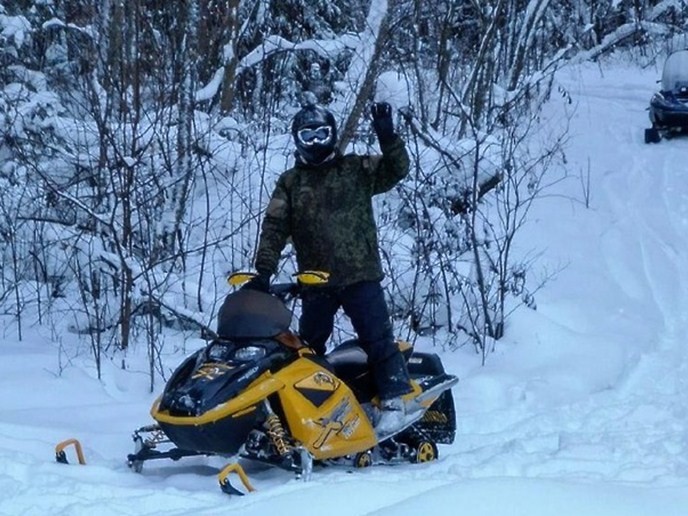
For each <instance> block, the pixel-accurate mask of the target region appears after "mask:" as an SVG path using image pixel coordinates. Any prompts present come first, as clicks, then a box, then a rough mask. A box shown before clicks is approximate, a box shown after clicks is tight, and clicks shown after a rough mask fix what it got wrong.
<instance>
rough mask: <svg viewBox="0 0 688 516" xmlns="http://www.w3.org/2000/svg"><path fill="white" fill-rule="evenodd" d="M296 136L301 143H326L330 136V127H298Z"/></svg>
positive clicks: (307, 144) (308, 144)
mask: <svg viewBox="0 0 688 516" xmlns="http://www.w3.org/2000/svg"><path fill="white" fill-rule="evenodd" d="M296 137H297V138H298V139H299V142H301V143H302V144H303V145H306V146H310V145H315V144H319V145H322V144H323V143H327V142H329V141H330V138H332V128H331V127H330V126H329V125H320V126H318V127H305V128H303V129H299V130H298V131H297V133H296Z"/></svg>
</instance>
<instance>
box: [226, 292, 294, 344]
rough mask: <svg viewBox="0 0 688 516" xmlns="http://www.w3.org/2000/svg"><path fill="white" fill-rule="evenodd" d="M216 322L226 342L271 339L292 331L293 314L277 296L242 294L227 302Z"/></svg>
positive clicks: (237, 293) (228, 299)
mask: <svg viewBox="0 0 688 516" xmlns="http://www.w3.org/2000/svg"><path fill="white" fill-rule="evenodd" d="M217 318H218V321H217V333H218V335H219V336H220V337H221V338H223V339H248V338H258V339H269V338H272V337H275V336H277V335H279V334H280V333H284V332H286V331H287V330H288V329H289V324H290V323H291V312H290V311H289V310H288V309H287V307H286V306H284V303H282V301H280V300H279V299H278V298H276V297H275V296H271V295H270V294H266V293H264V292H259V291H257V290H239V291H237V292H233V293H232V294H229V295H228V296H227V297H226V298H225V301H224V303H223V304H222V306H221V307H220V312H219V314H218V317H217Z"/></svg>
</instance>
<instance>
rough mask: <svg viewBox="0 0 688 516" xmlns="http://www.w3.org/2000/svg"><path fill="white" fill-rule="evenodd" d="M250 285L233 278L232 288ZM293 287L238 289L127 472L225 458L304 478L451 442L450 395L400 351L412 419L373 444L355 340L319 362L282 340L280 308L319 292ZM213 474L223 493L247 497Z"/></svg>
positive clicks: (178, 374) (167, 393) (295, 341)
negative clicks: (160, 462) (322, 468)
mask: <svg viewBox="0 0 688 516" xmlns="http://www.w3.org/2000/svg"><path fill="white" fill-rule="evenodd" d="M251 276H252V275H250V274H247V273H237V274H235V275H232V276H230V278H229V281H230V284H232V285H240V284H242V283H243V282H245V281H246V280H248V279H249V278H250V277H251ZM297 279H298V281H297V282H294V283H282V284H273V285H271V286H270V293H264V292H259V291H256V290H246V289H244V290H237V291H235V292H233V293H231V294H229V295H228V296H227V297H226V299H225V301H224V303H223V305H222V307H221V309H220V312H219V315H218V330H217V338H215V339H214V340H213V341H211V342H210V343H209V345H208V346H206V347H205V348H203V349H200V350H199V351H197V352H196V353H194V354H192V355H191V356H190V357H188V358H187V359H186V360H185V361H184V362H183V363H182V364H181V365H180V366H179V367H178V369H177V370H176V371H175V372H174V374H173V375H172V377H171V378H170V380H169V381H168V383H167V385H166V386H165V389H164V391H163V393H162V395H161V396H160V397H159V398H158V399H157V400H156V401H155V403H154V404H153V407H152V409H151V416H152V417H153V419H154V420H155V424H151V425H149V426H146V427H142V428H139V429H138V430H136V431H135V432H134V436H133V438H134V442H135V446H136V449H135V453H133V454H131V455H129V456H128V463H129V466H130V467H132V468H133V469H134V470H135V471H141V468H142V466H143V463H144V462H145V461H148V460H152V459H162V458H169V459H173V460H178V459H180V458H182V457H186V456H192V455H221V456H227V457H233V458H235V459H236V458H243V459H251V460H255V461H260V462H263V463H267V464H270V465H273V466H277V467H279V468H282V469H286V470H289V471H293V472H296V474H297V475H299V476H304V475H305V476H306V478H307V477H308V476H310V473H311V471H312V467H313V464H314V463H316V464H317V463H323V464H343V465H347V466H353V467H364V466H369V465H372V464H390V463H396V462H409V461H410V462H427V461H431V460H435V459H436V458H437V457H438V448H437V444H438V443H441V444H450V443H452V442H453V441H454V434H455V431H456V417H455V411H454V400H453V398H452V394H451V388H452V387H453V386H454V385H455V384H456V383H457V381H458V379H457V378H456V377H455V376H453V375H450V374H447V373H445V371H444V367H443V365H442V362H441V361H440V359H439V357H438V356H437V355H435V354H431V353H420V352H414V351H413V347H412V346H411V345H410V344H408V343H399V346H400V349H401V350H402V352H403V354H404V356H405V358H406V360H407V364H408V369H409V373H410V376H411V379H412V387H413V392H411V393H410V394H408V395H406V396H405V397H404V402H405V405H406V407H405V408H406V412H407V414H413V417H411V418H409V419H408V421H407V426H406V427H404V428H401V429H400V430H399V431H398V432H397V433H396V434H394V435H388V436H377V435H376V433H375V430H374V426H375V422H376V420H377V418H378V417H379V399H378V398H377V395H376V392H375V388H374V382H373V379H372V373H371V370H370V367H369V365H368V360H367V358H368V357H367V355H366V353H365V352H364V351H363V349H362V348H361V347H360V346H359V345H358V342H357V341H356V340H355V339H354V340H351V341H347V342H345V343H342V344H340V345H339V346H338V347H337V348H336V349H335V350H334V351H332V352H331V353H329V354H328V355H326V356H325V357H321V356H318V355H316V354H315V353H314V352H313V351H312V350H311V349H310V348H309V347H307V346H306V345H305V343H304V342H302V341H301V340H300V339H299V337H298V336H297V335H296V334H294V333H292V332H291V331H290V329H289V326H290V324H291V315H292V314H291V311H290V310H289V309H288V308H287V303H289V302H291V301H293V300H295V299H296V298H298V296H299V295H300V293H301V291H302V288H303V285H308V284H311V285H312V284H315V283H320V282H326V275H324V274H323V273H319V272H307V273H302V274H298V275H297ZM230 472H236V473H238V474H239V476H240V478H241V481H242V483H243V484H244V487H245V488H246V490H248V491H250V490H252V487H251V485H250V483H249V482H248V477H247V476H246V474H245V472H244V470H243V468H242V467H241V466H240V465H239V463H238V462H236V461H235V462H234V463H232V464H230V465H229V466H227V467H226V468H224V469H223V470H222V471H221V472H220V475H219V480H220V485H221V487H222V489H223V490H224V491H225V492H228V493H238V494H244V493H242V492H241V491H240V490H239V489H237V488H235V487H233V486H232V485H231V484H230V482H229V480H228V478H227V476H228V473H230Z"/></svg>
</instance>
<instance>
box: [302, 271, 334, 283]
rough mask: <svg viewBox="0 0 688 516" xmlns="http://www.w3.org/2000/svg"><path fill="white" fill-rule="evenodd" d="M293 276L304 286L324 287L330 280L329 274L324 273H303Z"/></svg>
mask: <svg viewBox="0 0 688 516" xmlns="http://www.w3.org/2000/svg"><path fill="white" fill-rule="evenodd" d="M294 276H295V277H296V279H297V280H299V283H302V284H304V285H324V284H325V283H327V282H328V281H329V280H330V273H329V272H324V271H303V272H297V273H296V274H294Z"/></svg>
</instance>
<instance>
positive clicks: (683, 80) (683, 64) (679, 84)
mask: <svg viewBox="0 0 688 516" xmlns="http://www.w3.org/2000/svg"><path fill="white" fill-rule="evenodd" d="M681 88H688V50H679V51H677V52H674V53H673V54H671V55H670V56H669V57H668V58H667V60H666V61H665V63H664V70H663V72H662V91H674V92H675V91H679V90H680V89H681Z"/></svg>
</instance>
